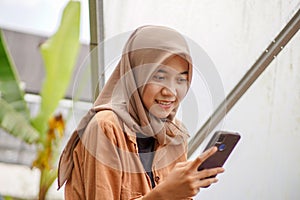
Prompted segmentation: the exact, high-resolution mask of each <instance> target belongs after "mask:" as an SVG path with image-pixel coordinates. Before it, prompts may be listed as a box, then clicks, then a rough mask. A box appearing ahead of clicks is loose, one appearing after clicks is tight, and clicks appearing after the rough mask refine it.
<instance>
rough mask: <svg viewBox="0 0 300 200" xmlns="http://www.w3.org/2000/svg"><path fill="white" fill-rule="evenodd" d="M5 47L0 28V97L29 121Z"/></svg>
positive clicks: (12, 65) (17, 79)
mask: <svg viewBox="0 0 300 200" xmlns="http://www.w3.org/2000/svg"><path fill="white" fill-rule="evenodd" d="M6 47H7V45H6V43H5V40H4V35H3V32H2V31H1V30H0V98H2V99H4V100H5V101H6V102H7V103H9V104H10V105H11V106H12V107H13V108H14V109H15V110H16V111H18V112H20V113H22V114H23V115H24V116H25V117H26V119H27V120H28V121H29V110H28V107H27V104H26V101H25V100H24V92H23V91H22V90H21V89H20V86H19V83H20V81H19V77H18V74H17V71H16V70H15V66H14V63H13V62H12V59H11V57H10V54H9V52H8V50H7V49H6Z"/></svg>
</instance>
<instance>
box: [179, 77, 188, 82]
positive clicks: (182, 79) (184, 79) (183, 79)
mask: <svg viewBox="0 0 300 200" xmlns="http://www.w3.org/2000/svg"><path fill="white" fill-rule="evenodd" d="M177 81H178V82H179V83H185V82H187V78H183V77H179V78H178V79H177Z"/></svg>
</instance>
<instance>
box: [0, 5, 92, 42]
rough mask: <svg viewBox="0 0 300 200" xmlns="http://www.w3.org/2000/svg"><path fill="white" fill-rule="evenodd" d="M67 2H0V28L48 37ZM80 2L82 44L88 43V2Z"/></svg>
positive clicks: (57, 23)
mask: <svg viewBox="0 0 300 200" xmlns="http://www.w3.org/2000/svg"><path fill="white" fill-rule="evenodd" d="M68 1H69V0H25V1H24V0H0V28H4V29H8V30H16V31H22V32H26V33H32V34H38V35H44V36H49V35H52V34H53V33H54V32H55V31H56V29H57V27H58V25H59V22H60V18H61V14H62V11H63V9H64V7H65V5H66V4H67V2H68ZM80 1H81V34H80V39H81V41H82V42H85V43H88V42H89V14H88V0H80Z"/></svg>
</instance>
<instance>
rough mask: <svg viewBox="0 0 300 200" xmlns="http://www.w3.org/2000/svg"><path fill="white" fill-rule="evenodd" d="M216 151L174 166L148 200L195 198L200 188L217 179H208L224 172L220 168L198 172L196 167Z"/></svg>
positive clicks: (207, 152)
mask: <svg viewBox="0 0 300 200" xmlns="http://www.w3.org/2000/svg"><path fill="white" fill-rule="evenodd" d="M216 151H217V148H216V147H212V148H210V149H208V150H207V151H205V152H203V153H202V154H201V156H199V157H198V158H196V159H195V160H194V161H187V162H182V163H178V164H176V166H175V167H174V169H173V170H172V171H171V172H170V174H169V175H168V176H167V178H166V179H165V181H163V182H162V183H161V184H159V185H157V186H156V187H155V188H154V189H153V190H152V191H151V192H150V193H148V194H147V195H146V196H145V199H147V196H149V199H153V198H152V197H155V198H154V199H185V198H189V197H193V196H195V195H196V194H197V193H198V192H199V191H200V188H201V187H207V186H209V185H211V184H212V183H216V182H217V181H218V179H217V178H215V177H213V178H208V177H211V176H215V175H217V174H219V173H222V172H224V169H223V168H221V167H218V168H212V169H205V170H202V171H198V170H197V169H198V167H199V166H200V164H201V163H202V162H204V161H205V160H206V159H207V158H209V157H210V156H211V155H213V154H214V153H215V152H216ZM152 195H154V196H152Z"/></svg>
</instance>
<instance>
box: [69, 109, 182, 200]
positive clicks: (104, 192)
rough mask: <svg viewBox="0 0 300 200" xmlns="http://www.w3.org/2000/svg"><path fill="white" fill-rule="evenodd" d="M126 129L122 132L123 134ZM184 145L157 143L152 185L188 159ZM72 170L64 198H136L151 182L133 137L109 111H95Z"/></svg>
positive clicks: (81, 199) (80, 143)
mask: <svg viewBox="0 0 300 200" xmlns="http://www.w3.org/2000/svg"><path fill="white" fill-rule="evenodd" d="M123 130H125V131H123ZM186 146H187V143H186V141H184V143H180V144H177V145H175V144H167V145H164V146H161V145H159V144H158V143H156V145H155V150H156V152H155V155H154V159H153V165H152V171H153V177H154V181H155V184H156V185H157V184H159V183H160V182H162V181H164V179H165V177H166V176H167V175H168V173H169V172H170V171H171V170H172V168H173V167H174V165H175V164H176V163H177V162H183V161H186V160H187V156H186V152H187V151H186ZM73 159H74V168H73V170H72V174H71V177H70V178H69V179H68V181H67V183H66V186H65V199H66V200H69V199H72V200H77V199H80V200H84V199H86V200H95V199H138V198H141V197H142V196H143V195H145V194H146V193H148V192H149V191H150V190H151V189H152V186H151V181H150V178H149V176H148V175H147V173H146V172H145V170H144V167H143V165H142V163H141V161H140V158H139V155H138V145H137V144H136V136H135V134H134V133H132V132H131V131H130V130H129V129H128V128H127V127H126V126H125V125H124V124H123V123H122V122H120V120H119V119H118V117H117V116H116V115H115V114H114V113H113V112H112V111H101V112H98V113H97V114H96V115H95V116H94V117H93V119H92V120H91V121H90V123H89V125H88V126H87V129H86V131H85V133H84V135H83V137H82V138H81V140H80V141H79V143H78V145H77V146H76V148H75V150H74V152H73Z"/></svg>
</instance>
